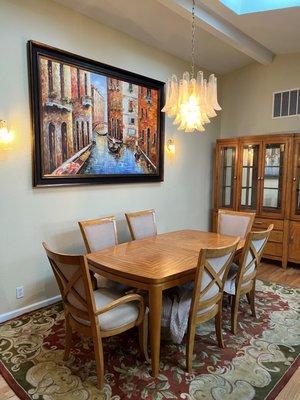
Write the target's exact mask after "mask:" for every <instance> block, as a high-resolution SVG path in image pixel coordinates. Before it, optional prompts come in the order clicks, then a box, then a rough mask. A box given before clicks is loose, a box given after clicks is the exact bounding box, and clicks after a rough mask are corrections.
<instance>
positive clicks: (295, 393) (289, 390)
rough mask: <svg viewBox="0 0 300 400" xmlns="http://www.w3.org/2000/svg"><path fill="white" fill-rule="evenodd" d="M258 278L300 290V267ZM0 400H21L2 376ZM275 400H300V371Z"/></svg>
mask: <svg viewBox="0 0 300 400" xmlns="http://www.w3.org/2000/svg"><path fill="white" fill-rule="evenodd" d="M258 278H259V279H262V280H266V281H269V282H276V283H281V284H283V285H289V286H293V287H299V288H300V266H299V265H298V266H295V267H293V268H292V267H289V268H288V269H286V270H284V269H282V268H281V267H279V266H278V265H274V264H267V263H265V262H264V263H263V264H262V266H261V267H260V269H259V271H258ZM0 399H1V400H19V397H17V396H16V395H15V394H14V392H13V391H12V390H11V389H10V387H9V386H8V385H7V383H6V382H5V380H4V379H3V378H2V376H1V375H0ZM275 400H300V369H298V370H297V372H296V373H295V374H294V375H293V376H292V378H291V379H290V381H289V382H288V384H287V385H286V386H285V387H284V389H283V390H282V391H281V392H280V393H279V395H278V396H277V397H276V399H275Z"/></svg>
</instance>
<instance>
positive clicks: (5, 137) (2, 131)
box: [0, 120, 13, 145]
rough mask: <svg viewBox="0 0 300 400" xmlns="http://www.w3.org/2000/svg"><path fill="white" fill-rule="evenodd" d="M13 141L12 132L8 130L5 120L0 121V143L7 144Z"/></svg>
mask: <svg viewBox="0 0 300 400" xmlns="http://www.w3.org/2000/svg"><path fill="white" fill-rule="evenodd" d="M12 141H13V134H12V133H11V132H9V131H8V129H7V125H6V122H5V121H3V120H1V121H0V145H7V144H9V143H11V142H12Z"/></svg>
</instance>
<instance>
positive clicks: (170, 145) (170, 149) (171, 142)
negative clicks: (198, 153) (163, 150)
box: [167, 139, 176, 154]
mask: <svg viewBox="0 0 300 400" xmlns="http://www.w3.org/2000/svg"><path fill="white" fill-rule="evenodd" d="M167 150H168V152H169V153H170V154H175V150H176V148H175V143H174V140H173V139H169V140H168V141H167Z"/></svg>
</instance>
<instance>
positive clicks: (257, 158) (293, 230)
mask: <svg viewBox="0 0 300 400" xmlns="http://www.w3.org/2000/svg"><path fill="white" fill-rule="evenodd" d="M214 176H215V182H214V213H213V215H214V221H213V224H214V226H216V225H215V222H216V221H215V220H216V212H217V210H218V209H219V208H224V209H229V210H237V211H252V212H255V213H256V218H255V222H254V229H265V228H267V227H268V226H269V224H271V223H272V224H274V230H273V232H272V234H271V236H270V239H269V242H268V244H267V246H266V248H265V252H264V257H265V258H270V259H275V260H280V261H281V262H282V265H283V267H286V265H287V262H288V261H291V262H296V263H300V134H276V135H261V136H245V137H238V138H232V139H219V140H217V144H216V158H215V174H214Z"/></svg>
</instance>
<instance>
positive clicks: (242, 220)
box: [217, 210, 255, 239]
mask: <svg viewBox="0 0 300 400" xmlns="http://www.w3.org/2000/svg"><path fill="white" fill-rule="evenodd" d="M254 217H255V214H254V213H245V212H238V211H227V210H226V211H225V210H219V211H218V229H217V230H218V233H220V234H221V235H228V236H239V237H240V238H241V239H245V237H246V236H247V234H248V232H250V230H251V228H252V225H253V221H254Z"/></svg>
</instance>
